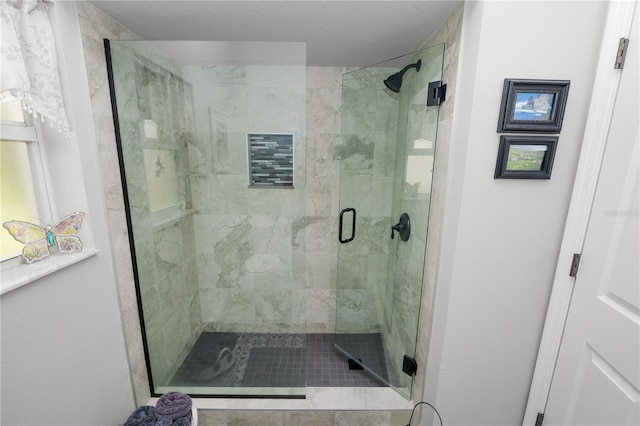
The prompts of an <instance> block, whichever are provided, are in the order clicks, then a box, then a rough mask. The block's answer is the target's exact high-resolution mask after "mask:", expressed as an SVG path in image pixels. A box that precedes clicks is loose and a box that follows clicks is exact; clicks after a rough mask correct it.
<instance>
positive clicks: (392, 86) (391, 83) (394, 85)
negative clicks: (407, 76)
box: [384, 59, 422, 93]
mask: <svg viewBox="0 0 640 426" xmlns="http://www.w3.org/2000/svg"><path fill="white" fill-rule="evenodd" d="M421 65H422V60H421V59H418V62H416V63H415V64H409V65H407V66H406V67H404V68H402V69H401V70H400V71H398V72H397V73H395V74H393V75H390V76H389V77H388V78H387V79H386V80H385V81H384V85H385V86H387V88H388V89H389V90H391V91H392V92H395V93H398V92H400V86H402V77H403V76H404V73H405V72H407V70H409V69H410V68H415V69H416V71H420V66H421Z"/></svg>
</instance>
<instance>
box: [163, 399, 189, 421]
mask: <svg viewBox="0 0 640 426" xmlns="http://www.w3.org/2000/svg"><path fill="white" fill-rule="evenodd" d="M156 416H157V417H158V418H160V417H162V416H168V417H170V418H171V420H173V421H175V420H178V419H180V418H182V417H184V418H186V419H187V420H189V421H191V398H190V397H189V395H186V394H184V393H182V392H167V393H165V394H163V395H162V396H161V397H160V398H158V402H157V403H156Z"/></svg>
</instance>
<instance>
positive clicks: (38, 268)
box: [0, 248, 99, 294]
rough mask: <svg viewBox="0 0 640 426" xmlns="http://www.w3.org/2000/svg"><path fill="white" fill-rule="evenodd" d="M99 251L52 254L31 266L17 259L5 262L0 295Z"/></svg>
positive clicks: (2, 268) (93, 249)
mask: <svg viewBox="0 0 640 426" xmlns="http://www.w3.org/2000/svg"><path fill="white" fill-rule="evenodd" d="M98 252H99V250H98V249H95V248H89V249H85V250H84V251H81V252H80V253H69V254H61V253H53V254H51V255H50V256H48V257H47V258H46V259H43V260H40V261H37V262H34V263H32V264H30V265H29V264H26V263H21V262H20V261H19V260H18V259H12V260H7V261H5V262H2V265H1V271H2V274H1V276H2V280H1V281H2V282H1V283H0V294H5V293H8V292H10V291H13V290H15V289H17V288H20V287H22V286H23V285H25V284H29V283H30V282H33V281H35V280H37V279H40V278H42V277H45V276H47V275H49V274H52V273H54V272H56V271H59V270H60V269H64V268H66V267H67V266H71V265H73V264H74V263H78V262H80V261H82V260H84V259H88V258H89V257H91V256H94V255H96V254H98Z"/></svg>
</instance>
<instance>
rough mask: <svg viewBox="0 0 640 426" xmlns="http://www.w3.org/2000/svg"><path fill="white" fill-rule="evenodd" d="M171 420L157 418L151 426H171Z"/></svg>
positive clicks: (164, 417)
mask: <svg viewBox="0 0 640 426" xmlns="http://www.w3.org/2000/svg"><path fill="white" fill-rule="evenodd" d="M174 424H175V423H173V419H171V417H169V416H162V417H158V418H157V420H156V422H155V423H154V425H153V426H173V425H174Z"/></svg>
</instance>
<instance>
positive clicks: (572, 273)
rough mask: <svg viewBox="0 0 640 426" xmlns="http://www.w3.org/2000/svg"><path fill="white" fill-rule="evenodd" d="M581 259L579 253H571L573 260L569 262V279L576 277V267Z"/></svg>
mask: <svg viewBox="0 0 640 426" xmlns="http://www.w3.org/2000/svg"><path fill="white" fill-rule="evenodd" d="M581 257H582V255H581V254H579V253H573V259H572V260H571V269H570V270H569V276H570V277H576V276H578V267H580V258H581Z"/></svg>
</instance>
